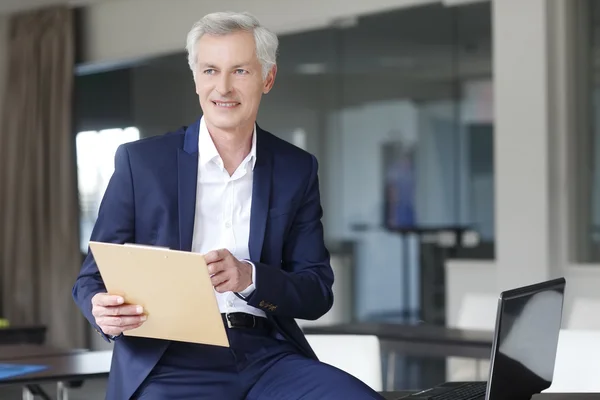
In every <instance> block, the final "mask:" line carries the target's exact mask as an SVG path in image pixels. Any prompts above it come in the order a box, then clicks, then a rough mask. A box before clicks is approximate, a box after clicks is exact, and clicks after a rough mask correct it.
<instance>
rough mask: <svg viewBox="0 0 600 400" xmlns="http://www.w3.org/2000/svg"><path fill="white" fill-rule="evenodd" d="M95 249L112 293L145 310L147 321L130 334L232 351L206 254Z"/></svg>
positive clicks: (121, 247) (138, 247) (108, 246)
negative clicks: (205, 258) (223, 347)
mask: <svg viewBox="0 0 600 400" xmlns="http://www.w3.org/2000/svg"><path fill="white" fill-rule="evenodd" d="M90 249H91V251H92V254H93V256H94V259H95V261H96V264H97V265H98V269H99V270H100V275H101V276H102V280H103V281H104V285H105V286H106V290H107V292H108V293H109V294H114V295H120V296H123V298H124V299H125V303H128V304H135V305H141V306H142V307H144V314H146V315H147V319H146V321H144V323H143V324H142V325H141V326H140V327H139V328H136V329H132V330H128V331H125V332H123V334H124V335H126V336H140V337H148V338H155V339H165V340H176V341H181V342H192V343H202V344H209V345H215V346H225V347H229V340H228V339H227V333H226V332H225V326H224V324H223V320H222V318H221V314H220V312H219V306H218V304H217V299H216V297H215V294H214V290H213V286H212V284H211V282H210V276H209V274H208V269H207V266H206V262H205V261H204V256H203V255H201V254H199V253H191V252H185V251H178V250H169V249H165V248H160V247H152V246H143V245H121V244H114V243H100V242H94V241H91V242H90Z"/></svg>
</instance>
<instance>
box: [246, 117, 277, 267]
mask: <svg viewBox="0 0 600 400" xmlns="http://www.w3.org/2000/svg"><path fill="white" fill-rule="evenodd" d="M256 134H257V138H256V164H255V166H254V177H253V183H252V206H251V209H250V237H249V240H248V248H249V251H250V260H253V261H260V257H261V255H262V247H263V242H264V239H265V228H266V225H267V215H268V212H269V200H270V197H271V178H272V169H273V158H272V157H273V156H272V154H271V152H270V151H269V149H268V147H267V145H266V144H265V143H264V139H265V138H266V135H264V133H262V130H261V129H260V128H257V129H256Z"/></svg>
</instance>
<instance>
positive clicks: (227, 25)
mask: <svg viewBox="0 0 600 400" xmlns="http://www.w3.org/2000/svg"><path fill="white" fill-rule="evenodd" d="M239 31H247V32H252V33H253V34H254V41H255V42H256V56H257V57H258V60H259V61H260V64H261V65H262V77H263V79H266V77H267V76H268V74H269V72H270V71H271V69H272V68H273V66H274V65H275V64H276V62H277V47H278V46H279V39H277V35H276V34H275V33H273V32H271V31H270V30H268V29H267V28H265V27H264V26H261V25H260V22H259V21H258V19H257V18H256V17H255V16H253V15H252V14H250V13H247V12H243V13H236V12H217V13H212V14H208V15H205V16H204V17H203V18H202V19H200V20H199V21H198V22H196V23H195V24H194V25H193V26H192V29H191V30H190V32H189V33H188V35H187V41H186V50H187V53H188V64H189V65H190V69H191V70H192V72H193V73H194V75H195V74H196V68H195V67H196V62H197V60H198V55H197V54H196V43H198V40H200V38H201V37H202V36H203V35H205V34H208V35H215V36H223V35H227V34H230V33H234V32H239Z"/></svg>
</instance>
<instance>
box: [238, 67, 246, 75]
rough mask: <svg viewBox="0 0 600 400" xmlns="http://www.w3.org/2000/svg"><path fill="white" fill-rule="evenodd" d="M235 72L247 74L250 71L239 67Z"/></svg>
mask: <svg viewBox="0 0 600 400" xmlns="http://www.w3.org/2000/svg"><path fill="white" fill-rule="evenodd" d="M235 73H236V74H237V75H246V74H247V73H248V71H246V70H245V69H241V68H238V69H236V70H235Z"/></svg>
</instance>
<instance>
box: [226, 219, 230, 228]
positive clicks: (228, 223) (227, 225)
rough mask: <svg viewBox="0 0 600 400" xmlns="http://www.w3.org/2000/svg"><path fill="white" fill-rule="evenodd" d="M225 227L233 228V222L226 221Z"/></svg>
mask: <svg viewBox="0 0 600 400" xmlns="http://www.w3.org/2000/svg"><path fill="white" fill-rule="evenodd" d="M225 228H227V229H229V228H231V222H229V221H227V222H225Z"/></svg>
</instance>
